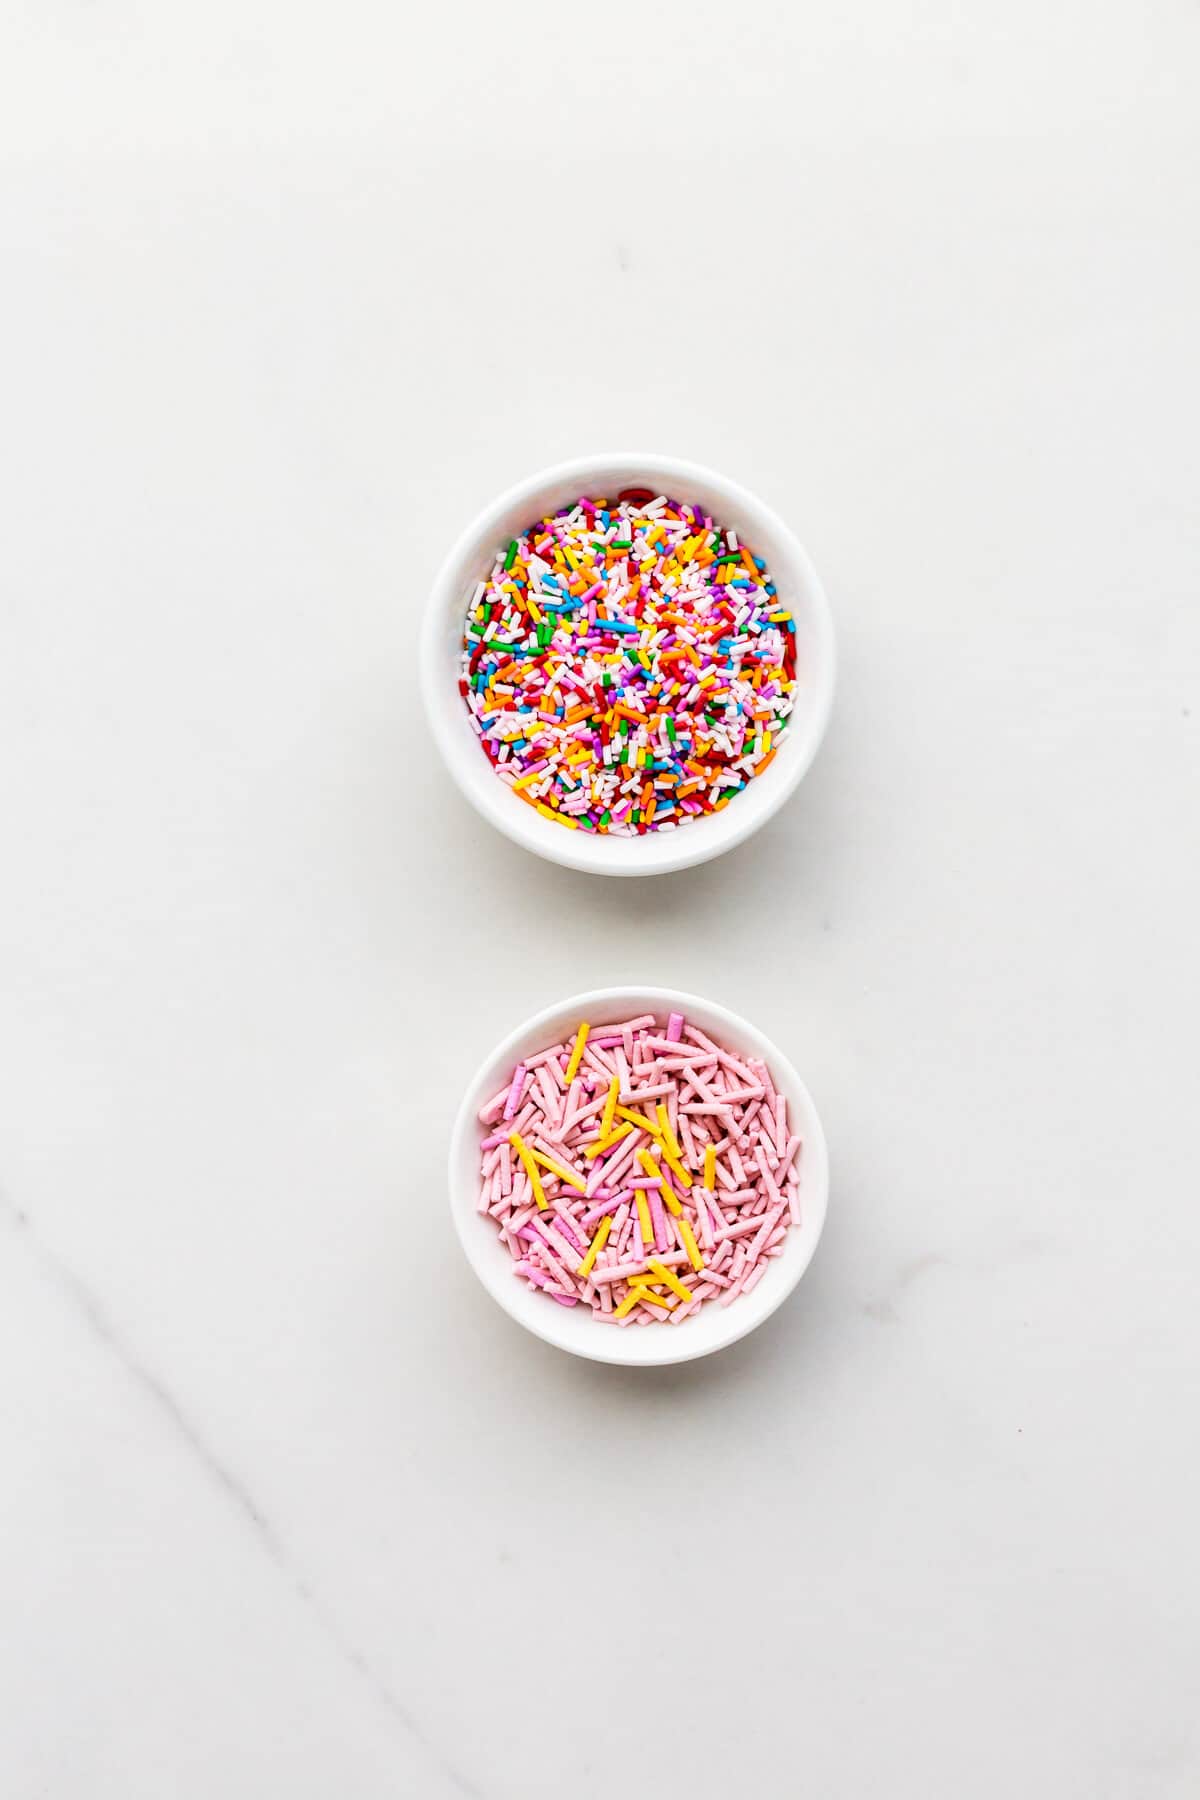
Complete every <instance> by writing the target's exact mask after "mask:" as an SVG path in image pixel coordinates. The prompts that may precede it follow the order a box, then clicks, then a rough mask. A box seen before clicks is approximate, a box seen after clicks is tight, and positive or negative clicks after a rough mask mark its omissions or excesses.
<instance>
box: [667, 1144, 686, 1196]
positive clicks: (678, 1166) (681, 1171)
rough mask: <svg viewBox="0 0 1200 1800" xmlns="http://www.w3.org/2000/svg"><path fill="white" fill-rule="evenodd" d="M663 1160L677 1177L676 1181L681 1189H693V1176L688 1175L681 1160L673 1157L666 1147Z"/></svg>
mask: <svg viewBox="0 0 1200 1800" xmlns="http://www.w3.org/2000/svg"><path fill="white" fill-rule="evenodd" d="M662 1159H663V1161H664V1162H665V1163H666V1165H667V1167H668V1169H670V1171H671V1173H672V1175H673V1176H674V1177H675V1179H676V1181H678V1182H679V1184H680V1186H681V1187H685V1188H689V1187H691V1185H692V1178H691V1176H690V1175H689V1174H688V1172H687V1170H686V1169H685V1168H684V1166H683V1164H682V1163H681V1162H680V1160H679V1158H678V1157H677V1156H672V1155H671V1152H670V1151H669V1150H668V1149H666V1147H665V1146H664V1148H663V1153H662Z"/></svg>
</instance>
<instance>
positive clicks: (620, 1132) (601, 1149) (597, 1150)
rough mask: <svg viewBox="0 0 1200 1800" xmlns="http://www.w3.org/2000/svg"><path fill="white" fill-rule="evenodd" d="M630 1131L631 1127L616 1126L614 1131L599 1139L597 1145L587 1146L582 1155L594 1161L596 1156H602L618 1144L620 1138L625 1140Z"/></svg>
mask: <svg viewBox="0 0 1200 1800" xmlns="http://www.w3.org/2000/svg"><path fill="white" fill-rule="evenodd" d="M632 1130H633V1126H632V1125H618V1126H617V1129H616V1130H615V1131H612V1132H610V1133H609V1135H608V1136H607V1137H606V1138H601V1139H600V1142H599V1143H598V1144H589V1145H588V1147H587V1149H586V1150H585V1151H584V1153H583V1154H584V1155H585V1156H588V1157H591V1158H592V1160H593V1161H594V1160H595V1158H596V1157H597V1156H603V1155H604V1153H605V1151H607V1150H611V1149H612V1148H613V1146H614V1144H619V1143H620V1142H621V1139H622V1138H627V1137H628V1136H629V1134H630V1132H631V1131H632Z"/></svg>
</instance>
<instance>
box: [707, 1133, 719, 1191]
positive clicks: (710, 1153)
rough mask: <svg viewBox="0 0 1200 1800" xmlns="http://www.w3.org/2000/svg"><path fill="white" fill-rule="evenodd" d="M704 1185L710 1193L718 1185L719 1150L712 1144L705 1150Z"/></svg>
mask: <svg viewBox="0 0 1200 1800" xmlns="http://www.w3.org/2000/svg"><path fill="white" fill-rule="evenodd" d="M704 1185H705V1187H706V1188H707V1189H708V1191H709V1193H710V1194H711V1193H712V1192H713V1190H714V1188H715V1187H716V1185H717V1152H716V1149H715V1147H714V1146H713V1145H712V1144H709V1145H708V1146H707V1147H706V1149H705V1152H704Z"/></svg>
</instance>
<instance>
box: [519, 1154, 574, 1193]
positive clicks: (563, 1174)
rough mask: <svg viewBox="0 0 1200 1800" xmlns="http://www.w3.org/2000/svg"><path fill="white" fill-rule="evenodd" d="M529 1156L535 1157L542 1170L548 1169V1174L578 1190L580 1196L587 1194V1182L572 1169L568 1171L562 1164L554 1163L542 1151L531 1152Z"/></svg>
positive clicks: (551, 1158)
mask: <svg viewBox="0 0 1200 1800" xmlns="http://www.w3.org/2000/svg"><path fill="white" fill-rule="evenodd" d="M529 1154H530V1155H531V1156H536V1158H537V1160H538V1161H539V1162H540V1163H541V1165H542V1167H543V1169H549V1171H550V1173H551V1174H552V1175H557V1176H558V1179H559V1180H560V1181H565V1182H566V1183H567V1184H568V1185H569V1186H570V1187H573V1188H578V1189H579V1191H580V1193H581V1194H586V1193H587V1182H586V1181H585V1180H584V1179H583V1177H582V1175H577V1174H576V1173H575V1171H574V1169H568V1168H567V1167H566V1166H565V1165H564V1164H563V1163H560V1162H555V1160H554V1158H553V1157H552V1156H547V1155H546V1153H545V1151H544V1150H531V1151H530V1153H529Z"/></svg>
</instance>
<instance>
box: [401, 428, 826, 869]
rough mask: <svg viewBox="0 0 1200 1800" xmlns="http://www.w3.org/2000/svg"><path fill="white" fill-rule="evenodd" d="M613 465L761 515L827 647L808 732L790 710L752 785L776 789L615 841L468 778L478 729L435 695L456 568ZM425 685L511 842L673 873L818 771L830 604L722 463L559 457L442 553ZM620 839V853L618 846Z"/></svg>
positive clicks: (593, 864) (562, 859) (797, 546)
mask: <svg viewBox="0 0 1200 1800" xmlns="http://www.w3.org/2000/svg"><path fill="white" fill-rule="evenodd" d="M614 465H615V466H624V467H626V468H628V470H629V474H628V477H622V478H621V479H622V483H623V485H627V484H628V482H633V481H636V480H637V478H638V476H639V475H641V476H644V477H649V478H652V479H653V480H654V481H655V482H656V483H660V484H661V486H662V487H663V488H665V489H666V490H667V491H670V489H671V487H677V488H686V487H687V485H688V484H689V483H690V484H692V485H693V486H695V487H699V488H704V487H711V488H713V489H714V490H716V491H717V492H719V493H720V494H721V495H722V496H723V499H724V502H725V504H726V505H728V507H729V508H730V510H731V511H736V512H741V513H743V514H747V515H749V516H750V517H752V518H753V517H757V518H758V519H759V520H760V522H765V524H766V526H767V529H768V531H769V533H770V534H771V535H773V536H774V537H776V538H777V539H778V540H779V541H780V542H782V543H783V544H784V545H785V547H786V550H787V555H788V557H789V558H790V559H791V561H792V562H793V563H794V565H795V567H796V569H797V570H798V571H799V576H800V584H801V586H802V587H803V589H804V594H805V605H806V612H807V617H808V628H809V630H810V631H811V632H812V634H813V635H814V637H815V639H816V641H817V643H818V646H819V654H818V657H817V672H818V680H817V682H816V685H815V686H814V688H813V691H812V693H811V695H809V696H808V697H807V703H806V708H805V711H804V714H803V730H796V729H795V726H796V724H797V723H798V721H796V719H795V716H793V723H792V725H791V726H790V727H789V730H788V732H787V734H786V737H785V740H784V742H783V743H782V744H781V746H780V751H779V754H778V756H777V757H776V759H775V761H774V763H773V765H772V767H771V769H770V771H768V772H767V773H766V774H764V775H763V776H761V777H755V782H758V781H764V782H769V783H770V786H769V787H768V788H766V789H765V790H764V789H760V790H759V795H760V797H759V798H758V799H757V801H756V803H755V804H754V805H750V806H746V807H741V806H739V805H738V804H737V803H736V802H732V803H731V804H730V805H729V806H727V807H724V808H723V809H722V811H721V812H720V813H716V814H710V815H707V816H706V817H705V818H703V819H697V820H694V821H692V822H691V823H690V824H689V825H687V826H685V827H681V828H679V829H678V830H675V831H670V832H659V833H647V834H646V835H645V836H644V837H640V838H636V839H628V838H616V839H611V840H610V839H609V838H608V837H599V836H593V835H592V834H591V833H587V832H577V831H566V830H564V829H563V828H562V827H561V826H556V825H552V824H550V823H549V822H548V821H546V820H543V819H541V818H540V817H539V816H538V815H537V814H536V813H535V812H533V810H532V809H531V808H530V807H527V806H522V805H521V804H520V802H519V801H518V800H516V799H514V797H513V795H511V794H510V793H509V792H508V790H507V789H506V787H505V785H504V783H503V782H501V781H499V780H497V779H496V778H495V777H494V776H492V779H491V780H490V782H488V783H486V784H485V783H482V782H477V781H475V780H473V779H472V776H471V774H469V773H468V767H469V765H468V764H467V763H466V759H465V750H466V747H467V744H468V743H470V745H471V747H472V748H473V749H474V750H475V751H476V752H477V753H479V754H481V753H480V752H479V747H478V742H477V740H475V739H474V737H473V734H472V737H471V739H469V740H468V739H466V738H465V737H464V736H463V735H462V734H460V733H459V732H458V731H456V730H455V729H454V727H453V725H452V723H451V720H452V718H453V709H451V708H443V707H442V706H441V705H439V703H438V701H439V696H440V695H441V693H442V691H443V688H444V684H445V678H446V673H445V665H444V658H443V647H444V636H443V633H442V630H441V623H442V620H443V618H444V617H445V614H446V612H447V610H448V608H449V606H450V604H451V602H452V601H454V600H455V599H456V598H457V595H456V589H457V588H458V586H459V585H460V584H459V582H458V580H457V578H456V571H457V570H458V568H459V565H460V564H461V563H462V562H464V561H466V560H468V559H469V558H470V557H471V555H472V554H473V553H474V552H475V551H476V549H477V546H478V545H479V544H480V542H481V541H484V540H486V539H487V538H488V537H490V536H491V535H492V533H493V532H494V530H495V529H496V527H497V526H498V522H499V520H500V519H501V518H502V517H503V516H504V515H505V514H506V513H508V512H509V511H511V510H514V509H517V508H518V507H523V506H524V505H526V504H527V503H533V502H534V501H535V500H536V497H537V495H538V494H539V493H541V492H542V491H543V490H545V489H546V488H551V487H554V486H556V485H561V484H563V483H568V482H569V483H572V484H573V483H574V482H575V481H577V480H578V481H581V482H584V483H586V482H587V481H588V480H589V479H594V478H595V475H596V472H597V471H598V470H599V469H601V468H610V467H612V466H614ZM420 684H421V690H422V695H423V699H424V704H425V713H426V717H427V719H428V722H429V726H430V729H431V731H432V734H433V738H434V742H435V743H436V745H437V747H438V752H439V754H440V756H441V758H442V761H443V763H444V764H445V766H446V768H447V770H448V771H449V773H450V776H451V779H452V780H453V781H454V783H455V786H456V787H457V788H458V790H459V792H460V793H461V794H462V795H463V796H464V798H465V799H466V800H467V801H468V802H469V803H470V804H471V805H472V806H473V807H474V808H475V810H476V811H477V812H478V813H479V814H480V815H481V816H482V817H483V818H485V819H486V820H487V821H488V823H489V824H490V825H492V826H494V827H495V828H496V829H497V830H498V831H500V832H502V833H503V834H504V836H505V837H507V838H509V839H510V840H511V841H512V842H513V843H516V844H519V845H520V846H521V848H522V849H525V850H528V851H531V852H532V853H533V854H534V855H535V856H540V857H542V858H544V859H545V860H546V861H548V862H554V863H558V864H559V865H560V866H562V867H565V868H570V869H578V870H581V871H582V872H584V873H586V874H596V875H610V876H614V877H630V876H638V875H666V874H670V873H673V872H674V871H675V870H678V869H685V868H690V867H693V866H694V865H695V864H697V863H701V862H707V861H709V860H710V859H711V858H713V857H715V856H722V855H724V853H725V852H726V851H727V850H733V849H735V848H736V847H737V846H738V845H739V844H742V843H744V842H745V841H746V839H747V838H749V837H751V836H753V834H754V832H756V831H757V830H759V829H760V827H762V826H763V825H765V824H766V823H767V821H768V820H769V819H771V818H773V817H774V816H775V814H776V813H777V812H778V811H779V809H780V808H781V807H782V806H783V805H784V804H785V802H786V801H787V800H788V799H789V798H790V797H791V795H792V794H793V793H794V792H795V790H796V788H797V787H798V786H799V784H800V782H801V781H802V780H803V778H804V776H805V775H806V774H807V773H808V770H809V769H810V768H811V767H812V764H813V762H814V760H815V758H816V755H817V752H818V750H819V749H820V747H821V742H822V740H823V738H824V736H825V732H826V728H827V726H828V723H829V717H830V713H831V711H832V708H833V698H834V690H835V688H836V684H837V642H836V635H835V632H834V626H833V614H832V611H831V609H830V605H829V600H828V597H827V595H826V593H825V589H824V586H823V584H822V582H821V579H820V576H819V575H818V574H817V571H816V569H815V567H814V566H813V562H812V559H811V558H810V556H809V555H808V552H807V551H806V550H805V548H804V546H803V544H801V543H800V541H799V539H798V538H797V537H796V535H795V533H794V532H793V531H792V529H791V527H790V526H789V525H788V524H787V523H786V521H785V520H784V519H783V518H782V517H781V516H780V515H779V513H777V512H776V511H775V509H774V507H772V506H770V505H768V503H767V502H766V501H765V500H763V499H762V498H761V497H760V496H759V495H758V494H756V493H755V492H754V491H753V490H752V489H750V488H747V487H744V486H743V485H742V484H741V483H740V482H737V481H733V480H732V479H731V478H730V477H729V476H727V475H723V474H722V473H721V472H720V471H719V470H717V469H712V468H709V467H708V466H706V465H705V464H702V463H697V462H692V461H690V460H689V459H687V458H685V457H674V456H669V455H664V454H663V453H662V452H661V451H637V450H612V451H595V452H592V453H589V454H587V455H580V456H574V457H570V458H568V459H566V460H565V461H562V462H558V463H552V464H550V465H548V466H547V467H545V468H542V469H538V470H536V471H534V472H533V473H532V474H530V475H527V476H525V477H524V478H523V479H522V480H520V481H517V482H514V483H512V484H511V485H510V486H509V487H507V488H505V489H503V490H502V491H501V492H500V493H499V494H496V495H494V496H493V498H492V499H491V500H489V501H488V502H487V503H486V504H485V505H484V506H482V507H481V508H480V509H479V510H478V511H477V512H476V514H475V515H474V517H473V518H472V519H471V520H470V522H469V523H468V524H467V525H466V526H465V527H464V528H463V530H462V531H460V532H459V534H458V536H457V538H456V539H455V540H454V542H453V544H452V545H451V547H450V549H449V550H448V552H447V553H446V555H445V556H444V557H443V559H442V562H441V565H440V566H439V568H438V572H437V574H436V576H435V577H434V581H433V586H432V588H431V589H430V592H429V597H428V600H427V602H426V606H425V617H424V622H423V627H422V632H421V643H420ZM488 773H489V774H491V771H490V770H489V771H488ZM754 784H755V783H754V782H752V783H751V784H750V786H749V787H748V789H747V791H746V793H743V794H741V795H739V796H737V799H738V800H746V799H747V796H748V794H749V793H750V792H751V791H753V788H754ZM614 845H616V846H619V848H617V849H614V848H613V846H614Z"/></svg>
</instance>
